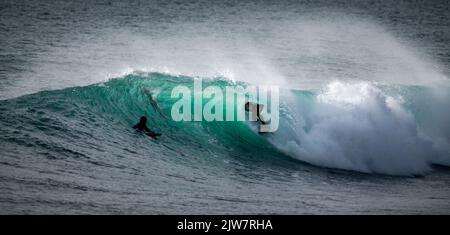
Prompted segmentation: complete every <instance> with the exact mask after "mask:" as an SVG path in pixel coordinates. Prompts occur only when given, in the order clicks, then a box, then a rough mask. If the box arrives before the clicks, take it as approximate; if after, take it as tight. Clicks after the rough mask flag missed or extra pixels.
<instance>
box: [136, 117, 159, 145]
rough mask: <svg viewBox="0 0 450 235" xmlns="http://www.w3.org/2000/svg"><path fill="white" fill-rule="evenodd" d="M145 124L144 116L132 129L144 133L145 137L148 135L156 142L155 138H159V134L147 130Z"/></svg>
mask: <svg viewBox="0 0 450 235" xmlns="http://www.w3.org/2000/svg"><path fill="white" fill-rule="evenodd" d="M146 123H147V118H146V117H145V116H142V117H141V119H140V121H139V123H138V124H136V125H134V126H133V128H134V129H136V130H139V131H143V132H145V134H146V135H148V136H150V137H152V138H153V139H155V140H156V137H158V136H160V135H161V134H159V133H155V132H153V131H151V130H150V129H148V127H147V125H146Z"/></svg>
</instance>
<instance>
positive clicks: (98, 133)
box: [0, 0, 450, 214]
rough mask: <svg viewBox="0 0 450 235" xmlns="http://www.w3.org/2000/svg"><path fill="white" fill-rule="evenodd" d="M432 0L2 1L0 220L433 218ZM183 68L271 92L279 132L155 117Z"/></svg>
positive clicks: (437, 161)
mask: <svg viewBox="0 0 450 235" xmlns="http://www.w3.org/2000/svg"><path fill="white" fill-rule="evenodd" d="M449 8H450V4H449V3H448V2H447V1H419V2H418V1H405V0H403V1H390V0H388V1H356V0H354V1H353V0H348V1H324V0H322V1H256V0H255V1H129V2H123V1H115V0H112V1H73V2H68V1H67V2H66V1H9V0H3V1H1V2H0V32H1V34H0V133H1V135H0V143H1V145H0V213H2V214H22V213H27V214H28V213H29V214H55V213H58V214H59V213H61V214H73V213H74V214H86V213H89V214H92V213H93V214H110V213H111V214H116V213H120V214H122V213H124V214H125V213H126V214H144V213H145V214H174V213H177V214H202V213H208V214H222V213H225V214H229V213H237V214H248V213H251V214H266V213H270V214H273V213H275V214H361V213H362V214H406V213H407V214H429V213H432V214H448V213H449V212H450V168H449V166H450V105H449V102H450V81H449V76H450V69H449V68H450V14H449V12H450V11H449ZM200 78H201V79H202V80H203V82H204V83H203V85H204V86H209V85H213V86H216V87H219V88H224V87H226V86H232V85H236V84H239V85H241V86H244V87H245V86H249V85H260V86H262V85H275V86H278V87H279V88H280V91H281V92H280V122H279V129H278V130H277V131H276V132H274V133H266V134H258V132H257V131H255V128H254V125H253V124H250V123H249V122H238V121H234V122H207V121H202V122H175V121H173V120H172V119H171V116H170V112H171V108H172V105H173V104H174V103H175V102H176V101H177V100H176V99H173V98H171V91H172V89H173V88H174V87H176V86H177V85H185V86H188V87H192V85H193V82H194V81H195V80H196V79H200ZM151 99H153V100H155V101H156V102H157V105H158V108H159V109H157V108H155V107H153V106H152V104H151V102H150V100H151ZM205 101H206V100H205ZM224 111H226V110H224ZM142 115H146V116H147V117H148V118H149V122H148V125H149V127H150V129H152V130H155V131H157V132H160V133H162V134H163V135H162V136H161V137H160V138H159V139H158V140H153V139H150V138H148V137H146V136H145V135H142V134H141V133H137V132H136V131H134V130H133V129H132V128H131V127H132V126H133V125H134V124H135V123H136V122H137V121H138V119H139V117H140V116H142Z"/></svg>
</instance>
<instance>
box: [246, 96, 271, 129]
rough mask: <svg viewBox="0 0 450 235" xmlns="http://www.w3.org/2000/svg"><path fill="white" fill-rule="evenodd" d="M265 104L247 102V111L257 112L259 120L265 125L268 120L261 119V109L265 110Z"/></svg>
mask: <svg viewBox="0 0 450 235" xmlns="http://www.w3.org/2000/svg"><path fill="white" fill-rule="evenodd" d="M263 108H264V105H262V104H257V103H253V102H247V103H245V111H247V112H256V117H257V121H259V122H261V124H263V125H265V124H266V122H264V121H263V120H262V119H261V111H262V110H263Z"/></svg>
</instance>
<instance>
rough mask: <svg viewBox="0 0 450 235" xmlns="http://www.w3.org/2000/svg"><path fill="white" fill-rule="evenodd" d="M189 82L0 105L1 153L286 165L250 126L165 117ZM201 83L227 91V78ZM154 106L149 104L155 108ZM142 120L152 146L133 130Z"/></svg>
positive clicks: (151, 78)
mask: <svg viewBox="0 0 450 235" xmlns="http://www.w3.org/2000/svg"><path fill="white" fill-rule="evenodd" d="M192 82H193V79H192V78H190V77H182V76H181V77H180V76H170V75H164V74H159V73H151V74H134V75H128V76H125V77H123V78H120V79H112V80H110V81H108V82H105V83H101V84H94V85H90V86H85V87H73V88H67V89H63V90H55V91H44V92H39V93H36V94H32V95H26V96H22V97H19V98H16V99H11V100H4V101H1V102H0V110H1V113H2V115H1V120H0V121H1V124H0V129H1V131H2V133H4V134H3V135H2V136H1V139H2V142H6V143H7V144H6V145H4V146H3V147H2V148H3V149H2V150H3V151H5V153H6V154H10V155H17V154H19V155H23V154H30V153H37V154H43V155H45V156H46V157H48V158H49V159H59V158H83V159H86V160H88V161H92V162H100V163H101V162H103V164H109V163H108V162H110V161H109V160H108V154H109V153H114V154H119V155H121V156H123V157H132V156H133V155H136V156H137V155H140V156H141V155H147V154H150V155H158V156H161V157H162V158H175V159H176V158H178V157H180V158H184V159H183V160H182V161H189V162H190V161H192V163H193V164H194V163H195V164H200V163H198V162H196V161H199V160H201V161H217V160H219V161H223V160H226V159H227V158H229V157H230V156H231V157H234V158H241V159H246V160H252V159H257V160H258V161H261V160H263V159H266V160H267V161H269V162H270V161H272V160H277V159H283V158H284V159H286V156H285V155H283V154H282V153H281V152H280V151H278V150H277V149H276V148H275V147H274V146H272V145H271V144H270V143H269V142H268V141H267V140H266V139H265V138H264V137H262V136H260V135H258V134H257V133H256V132H254V131H253V130H252V129H251V127H250V126H249V124H248V123H246V122H238V121H227V122H206V121H202V122H184V121H182V122H175V121H173V120H172V118H171V115H170V111H171V108H172V105H173V104H174V103H175V102H176V101H177V100H178V99H177V98H171V92H172V89H173V88H174V87H175V86H177V85H185V86H187V87H192V84H193V83H192ZM204 84H205V85H215V86H219V87H224V86H227V85H232V84H231V82H230V81H228V80H225V79H222V80H221V79H216V80H209V81H207V80H205V81H204ZM152 101H153V103H152ZM143 115H145V116H147V117H148V123H147V125H148V126H149V128H150V129H152V130H154V131H156V132H159V133H162V134H163V136H162V137H161V138H160V139H159V140H157V141H155V140H152V139H150V138H148V137H147V136H145V135H142V134H141V133H138V132H136V131H135V130H134V129H133V128H132V126H133V125H134V124H136V123H137V122H138V120H139V117H140V116H143Z"/></svg>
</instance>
